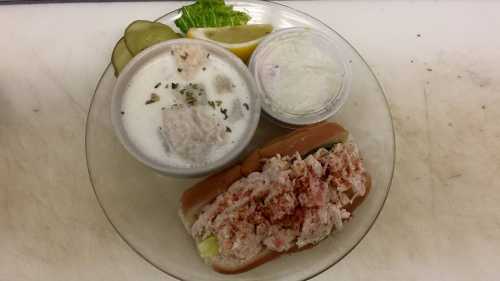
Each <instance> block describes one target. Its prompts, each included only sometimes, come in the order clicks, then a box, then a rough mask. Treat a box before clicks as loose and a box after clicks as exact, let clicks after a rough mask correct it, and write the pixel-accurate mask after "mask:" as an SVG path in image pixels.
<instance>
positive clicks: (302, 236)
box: [191, 143, 367, 260]
mask: <svg viewBox="0 0 500 281" xmlns="http://www.w3.org/2000/svg"><path fill="white" fill-rule="evenodd" d="M366 181H367V173H366V171H365V169H364V167H363V163H362V160H361V158H360V155H359V151H358V149H357V147H356V145H355V144H353V143H347V144H342V143H339V144H336V145H335V146H334V147H333V148H332V149H330V150H327V149H325V148H320V149H318V150H317V151H316V152H314V153H313V154H310V155H309V156H307V157H305V159H302V157H301V156H300V155H299V154H298V153H296V154H295V155H293V156H289V157H282V156H280V155H276V156H275V157H272V158H270V159H267V160H265V163H264V166H263V169H262V172H254V173H251V174H250V175H248V177H245V178H242V179H240V180H238V181H236V182H235V183H233V184H232V185H231V186H230V187H229V189H228V190H227V191H226V192H224V193H222V194H220V195H219V196H217V198H216V199H215V200H214V201H213V202H212V203H211V204H209V205H207V206H205V207H204V208H203V210H202V213H201V214H200V216H199V217H198V218H197V220H196V222H195V223H194V224H193V226H192V228H191V232H192V235H193V236H194V237H196V238H198V239H205V238H207V237H208V236H210V235H214V236H215V237H216V238H217V240H218V241H219V254H220V255H222V256H223V257H231V258H237V259H241V260H245V259H250V258H251V257H253V256H255V255H257V254H258V253H259V252H261V251H262V250H263V249H269V250H272V251H277V252H283V251H287V250H290V249H292V248H301V247H304V246H307V245H310V244H315V243H318V242H319V241H321V240H322V239H324V238H326V237H327V236H328V235H329V234H330V233H331V232H332V231H334V230H338V229H341V228H342V226H343V221H346V220H348V219H349V218H350V217H351V214H350V213H349V212H348V211H347V209H346V206H348V205H349V204H351V203H352V201H353V200H354V199H355V198H356V197H358V196H364V195H365V194H366V187H365V186H366Z"/></svg>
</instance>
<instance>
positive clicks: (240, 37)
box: [187, 24, 273, 62]
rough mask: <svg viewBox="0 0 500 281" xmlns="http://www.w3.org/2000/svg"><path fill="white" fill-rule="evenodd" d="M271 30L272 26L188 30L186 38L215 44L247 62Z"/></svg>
mask: <svg viewBox="0 0 500 281" xmlns="http://www.w3.org/2000/svg"><path fill="white" fill-rule="evenodd" d="M272 30H273V26H272V25H270V24H247V25H239V26H230V27H206V28H205V27H204V28H190V29H189V30H188V32H187V37H188V38H195V39H201V40H208V41H212V42H214V43H217V44H219V45H221V46H223V47H225V48H227V49H229V50H230V51H231V52H233V53H234V54H235V55H237V56H238V57H240V58H241V59H242V60H243V61H245V62H248V59H249V58H250V56H251V55H252V52H253V50H255V47H257V44H259V42H260V40H262V38H264V36H266V35H267V34H269V33H271V31H272Z"/></svg>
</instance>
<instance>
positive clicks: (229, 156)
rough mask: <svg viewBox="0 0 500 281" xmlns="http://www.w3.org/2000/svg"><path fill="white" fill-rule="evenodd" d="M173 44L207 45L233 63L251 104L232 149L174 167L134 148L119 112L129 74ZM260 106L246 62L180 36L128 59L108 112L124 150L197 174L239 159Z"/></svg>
mask: <svg viewBox="0 0 500 281" xmlns="http://www.w3.org/2000/svg"><path fill="white" fill-rule="evenodd" d="M176 45H198V46H202V47H204V48H206V49H207V50H209V51H210V52H214V53H216V54H217V55H219V56H220V57H221V58H222V59H224V60H226V61H227V62H229V63H230V64H231V65H232V66H234V68H235V70H236V71H237V72H238V73H239V75H240V76H241V77H242V78H243V80H244V81H245V83H246V85H247V87H248V90H249V97H250V104H251V110H250V111H249V112H250V115H251V116H250V120H249V121H248V122H249V123H248V128H247V130H245V132H244V134H243V136H242V137H241V139H240V141H239V142H238V143H237V144H236V145H235V146H234V147H233V148H232V149H230V150H229V151H228V152H227V153H225V155H224V156H223V157H221V158H219V159H217V160H216V161H213V162H210V163H208V164H206V165H204V166H199V167H196V166H195V167H175V166H171V165H167V164H162V163H159V162H158V161H156V160H154V159H151V158H150V157H148V156H147V155H145V154H144V153H142V151H141V150H140V149H139V148H137V146H136V145H135V144H134V142H133V141H132V140H131V139H130V138H129V137H128V135H127V132H126V130H125V128H124V126H123V122H122V115H121V112H120V111H121V105H122V98H123V95H124V93H125V92H126V91H125V90H126V88H127V87H128V83H129V82H130V80H131V79H132V77H133V76H134V75H135V74H136V73H137V70H138V69H139V68H140V67H141V66H142V65H144V64H145V63H147V62H149V61H150V60H154V59H155V58H156V57H158V56H161V55H162V54H164V53H165V52H167V51H170V49H171V47H172V46H176ZM260 110H261V102H260V93H258V88H257V85H256V83H255V80H254V78H253V76H252V74H251V73H250V71H249V70H248V68H247V67H246V65H245V64H244V63H243V62H242V61H241V60H240V59H239V58H238V57H237V56H236V55H235V54H233V53H232V52H230V51H229V50H227V49H225V48H223V47H221V46H219V45H217V44H214V43H212V42H209V41H205V40H199V39H187V38H181V39H172V40H168V41H164V42H161V43H158V44H155V45H153V46H151V47H149V48H146V49H145V50H143V51H142V52H140V53H139V54H137V55H136V56H135V57H134V58H132V60H130V62H129V63H128V64H127V65H126V66H125V68H124V69H123V70H122V71H121V73H120V75H119V76H118V78H117V80H116V82H115V84H114V86H113V91H112V94H111V112H110V114H111V124H112V126H113V130H114V132H115V135H116V136H117V137H118V140H119V141H120V143H121V144H122V146H123V147H124V148H125V150H127V152H128V153H129V154H131V155H132V156H133V157H134V158H135V159H137V160H138V161H139V162H141V163H142V164H144V165H146V166H148V167H150V168H152V169H154V170H155V171H157V172H159V173H161V174H164V175H168V176H177V177H198V176H204V175H207V174H210V173H212V172H215V171H219V170H222V169H223V168H225V167H227V166H229V165H230V164H232V163H233V162H234V161H236V160H237V159H238V157H239V156H240V155H241V153H242V152H243V151H244V149H245V148H246V147H247V146H248V144H249V143H250V141H251V140H252V138H253V136H254V134H255V131H256V129H257V126H258V124H259V120H260Z"/></svg>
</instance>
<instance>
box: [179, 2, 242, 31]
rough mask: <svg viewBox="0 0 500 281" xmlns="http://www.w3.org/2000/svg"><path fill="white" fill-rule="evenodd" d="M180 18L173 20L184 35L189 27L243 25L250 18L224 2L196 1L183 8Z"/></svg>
mask: <svg viewBox="0 0 500 281" xmlns="http://www.w3.org/2000/svg"><path fill="white" fill-rule="evenodd" d="M181 12H182V16H181V17H180V18H178V19H177V20H175V25H177V27H178V28H179V29H180V30H182V32H184V33H186V32H187V31H188V30H189V29H190V28H191V27H220V26H236V25H244V24H246V23H247V22H248V21H249V20H250V16H249V15H247V14H246V13H244V12H239V11H235V10H233V6H231V5H226V4H225V3H224V0H197V1H196V3H194V4H192V5H188V6H184V7H182V9H181Z"/></svg>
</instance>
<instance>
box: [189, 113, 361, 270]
mask: <svg viewBox="0 0 500 281" xmlns="http://www.w3.org/2000/svg"><path fill="white" fill-rule="evenodd" d="M347 137H348V132H347V131H346V130H345V129H344V128H343V127H341V126H340V125H338V124H336V123H329V122H323V123H319V124H316V125H312V126H307V127H303V128H300V129H296V130H294V131H293V132H291V133H289V134H286V135H284V136H281V137H278V138H275V139H274V140H272V141H271V142H269V143H268V144H266V145H265V146H264V147H262V148H260V149H256V150H255V151H253V152H252V153H251V154H250V155H249V156H248V157H247V158H246V159H245V160H244V161H243V162H242V163H241V164H238V165H235V166H232V167H230V168H227V169H225V170H223V171H222V172H219V173H217V174H214V175H212V176H209V177H208V178H206V179H204V180H202V181H201V182H198V183H197V184H195V185H194V186H193V187H191V188H190V189H188V190H186V191H185V192H184V193H183V194H182V198H181V209H180V211H179V215H180V217H181V219H182V221H183V223H184V225H185V226H186V229H187V230H188V232H189V233H191V231H190V229H191V226H192V225H193V223H194V222H195V221H196V218H197V216H198V214H199V213H200V212H201V209H202V208H203V206H205V205H206V204H209V203H210V202H212V201H213V200H214V199H215V198H216V197H217V196H218V195H219V194H221V193H223V192H224V191H226V190H227V189H228V188H229V187H230V186H231V185H232V184H233V183H234V182H235V181H237V180H238V179H240V178H242V177H245V176H247V175H249V174H250V173H252V172H255V171H259V170H260V169H261V168H262V161H261V160H263V159H266V158H270V157H273V156H275V155H277V154H280V155H281V156H287V155H293V154H295V153H296V152H298V153H299V154H300V155H302V156H305V155H307V154H309V153H310V152H312V151H315V150H316V149H318V148H320V147H331V146H332V145H333V144H335V143H339V142H345V141H346V140H347ZM367 179H368V180H367V181H366V182H367V186H366V194H365V196H362V197H356V198H355V199H354V200H353V202H352V203H351V204H350V205H348V206H346V209H347V210H348V211H349V212H351V213H352V211H353V210H354V209H356V207H358V206H359V204H361V202H362V201H363V200H364V198H365V197H366V196H367V194H368V192H369V190H370V188H371V181H370V178H369V177H368V175H367ZM196 242H199V241H196ZM313 246H314V245H310V246H306V247H303V248H300V249H299V248H296V247H295V248H292V249H290V250H289V251H287V252H282V253H280V252H274V251H271V250H264V251H262V252H261V253H259V254H258V255H257V256H255V257H253V258H252V259H250V260H248V261H245V262H244V263H242V262H241V261H240V260H229V259H227V258H225V259H222V258H220V257H218V256H216V257H213V258H211V259H210V260H206V261H207V262H208V263H209V264H211V265H212V267H213V269H214V270H215V271H218V272H220V273H226V274H235V273H241V272H244V271H247V270H250V269H252V268H254V267H257V266H259V265H261V264H263V263H266V262H268V261H270V260H272V259H275V258H277V257H279V256H280V255H282V254H285V253H292V252H298V251H302V250H305V249H309V248H312V247H313Z"/></svg>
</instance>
